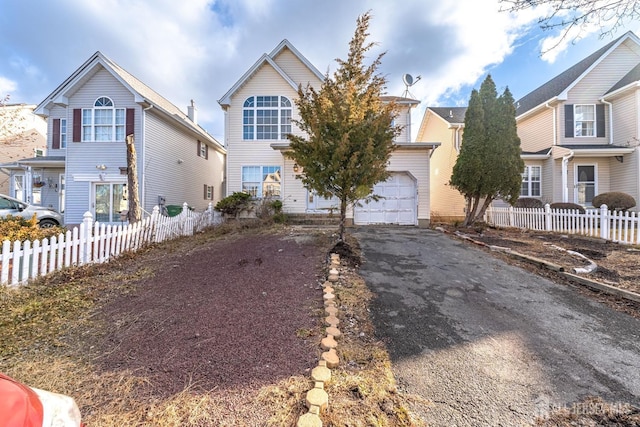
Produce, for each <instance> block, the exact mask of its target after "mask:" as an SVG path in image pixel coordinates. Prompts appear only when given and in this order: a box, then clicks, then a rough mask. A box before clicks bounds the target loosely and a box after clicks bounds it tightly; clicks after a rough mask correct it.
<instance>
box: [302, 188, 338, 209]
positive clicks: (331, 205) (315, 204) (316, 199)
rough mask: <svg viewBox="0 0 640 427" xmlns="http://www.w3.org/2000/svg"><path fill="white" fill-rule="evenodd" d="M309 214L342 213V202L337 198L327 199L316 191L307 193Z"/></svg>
mask: <svg viewBox="0 0 640 427" xmlns="http://www.w3.org/2000/svg"><path fill="white" fill-rule="evenodd" d="M307 212H309V213H340V200H338V198H337V197H332V198H330V199H325V198H324V197H320V196H318V195H317V194H316V193H315V191H307Z"/></svg>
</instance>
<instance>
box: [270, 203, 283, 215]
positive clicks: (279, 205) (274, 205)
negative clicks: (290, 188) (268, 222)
mask: <svg viewBox="0 0 640 427" xmlns="http://www.w3.org/2000/svg"><path fill="white" fill-rule="evenodd" d="M271 208H272V209H273V213H274V215H275V214H279V213H281V212H282V200H273V201H272V202H271Z"/></svg>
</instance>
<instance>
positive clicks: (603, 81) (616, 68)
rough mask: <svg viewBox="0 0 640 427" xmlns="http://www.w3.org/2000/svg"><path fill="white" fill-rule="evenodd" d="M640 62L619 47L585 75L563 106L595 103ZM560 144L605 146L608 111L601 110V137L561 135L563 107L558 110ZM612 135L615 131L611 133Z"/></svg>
mask: <svg viewBox="0 0 640 427" xmlns="http://www.w3.org/2000/svg"><path fill="white" fill-rule="evenodd" d="M638 61H640V56H639V55H638V54H637V53H636V51H635V50H634V49H631V48H629V47H628V46H627V44H626V43H623V44H621V45H620V46H618V47H617V48H616V50H614V51H613V52H611V54H609V55H607V56H606V57H605V58H604V59H603V60H602V61H601V62H600V63H599V64H598V65H596V66H595V67H594V69H593V70H591V72H589V74H587V75H586V76H585V77H584V78H583V79H582V80H580V81H579V82H578V83H577V84H576V85H575V86H574V87H573V88H571V90H570V91H569V93H568V97H567V100H566V101H565V104H598V103H600V102H599V100H600V99H601V98H602V95H603V94H604V93H606V92H607V91H608V90H609V89H610V88H611V87H612V86H613V85H614V84H616V83H617V82H618V81H619V80H620V79H621V78H622V77H624V76H625V74H627V73H628V72H629V70H631V69H632V68H633V67H635V66H636V65H637V64H638ZM560 123H562V124H563V125H562V128H563V130H562V132H560V135H559V136H560V140H561V141H562V142H561V144H607V143H608V142H609V132H610V129H609V109H608V108H605V137H604V138H597V137H574V138H565V136H564V107H563V106H562V108H561V109H560ZM614 134H615V132H614Z"/></svg>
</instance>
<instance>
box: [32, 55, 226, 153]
mask: <svg viewBox="0 0 640 427" xmlns="http://www.w3.org/2000/svg"><path fill="white" fill-rule="evenodd" d="M100 66H101V67H102V68H104V69H105V70H107V71H108V72H109V73H110V74H111V75H112V76H113V77H115V78H116V79H117V80H118V81H119V82H120V83H121V84H122V85H123V86H125V87H126V88H127V89H128V90H129V91H130V92H131V93H132V94H133V95H134V98H135V102H137V103H139V104H141V105H143V106H145V107H149V106H153V108H157V109H158V110H160V111H162V112H164V113H165V115H167V116H168V117H169V118H170V119H171V120H172V121H173V122H174V123H175V124H178V125H180V126H182V127H186V128H188V129H189V130H191V131H193V132H195V133H197V134H198V135H199V136H201V137H202V138H203V139H204V140H206V141H208V142H209V143H211V144H213V145H214V146H215V148H216V149H220V150H224V148H223V147H222V144H220V143H219V142H218V141H217V140H216V139H215V138H214V137H213V136H211V135H210V134H209V133H208V132H207V131H205V130H204V129H203V128H202V127H200V126H199V125H197V124H196V123H194V122H193V121H192V120H191V119H189V117H188V116H187V115H186V113H184V112H183V111H182V110H180V108H178V107H176V106H175V105H174V104H172V103H171V102H170V101H168V100H167V99H166V98H164V97H163V96H162V95H160V94H158V92H156V91H154V90H153V89H151V88H150V87H149V86H147V85H146V84H145V83H143V82H142V81H141V80H139V79H137V78H136V77H134V76H133V75H132V74H130V73H129V72H128V71H126V70H125V69H124V68H122V67H120V66H119V65H118V64H116V63H115V62H114V61H112V60H111V59H109V58H108V57H106V56H105V55H104V54H102V52H100V51H97V52H96V53H94V54H93V55H91V57H90V58H89V59H88V60H87V61H85V62H84V64H82V65H81V66H80V67H79V68H78V69H77V70H76V71H74V72H73V73H72V74H71V75H70V76H69V77H67V79H66V80H64V81H63V82H62V84H60V86H58V87H57V88H56V89H55V90H54V91H53V92H51V94H49V96H47V97H46V98H45V99H44V100H43V101H42V102H41V103H40V104H38V106H37V107H36V109H35V113H36V114H39V115H44V116H47V115H48V110H49V108H51V107H52V106H53V105H54V104H67V103H68V102H67V94H68V93H71V91H72V90H73V89H74V88H76V87H78V86H80V85H82V84H84V83H85V82H86V80H88V79H89V78H90V77H91V76H92V75H93V73H95V71H96V70H97V67H100Z"/></svg>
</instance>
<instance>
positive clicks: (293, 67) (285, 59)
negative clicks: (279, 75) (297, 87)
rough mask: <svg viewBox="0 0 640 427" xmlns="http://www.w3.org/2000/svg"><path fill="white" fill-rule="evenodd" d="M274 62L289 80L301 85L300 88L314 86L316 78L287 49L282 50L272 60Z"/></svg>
mask: <svg viewBox="0 0 640 427" xmlns="http://www.w3.org/2000/svg"><path fill="white" fill-rule="evenodd" d="M274 62H275V63H276V64H278V67H280V68H281V69H282V71H284V72H285V74H287V75H288V76H289V77H290V78H291V80H293V81H294V82H296V83H299V84H302V87H306V86H307V83H311V84H312V85H314V86H315V85H316V83H317V82H318V77H316V75H315V74H314V73H313V72H311V70H309V68H307V67H306V66H305V65H304V64H302V63H301V62H300V60H299V59H298V58H297V57H296V56H295V55H294V54H293V52H291V51H290V50H289V49H287V48H285V49H283V50H282V51H281V52H280V53H279V54H278V55H277V56H276V57H275V59H274Z"/></svg>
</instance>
